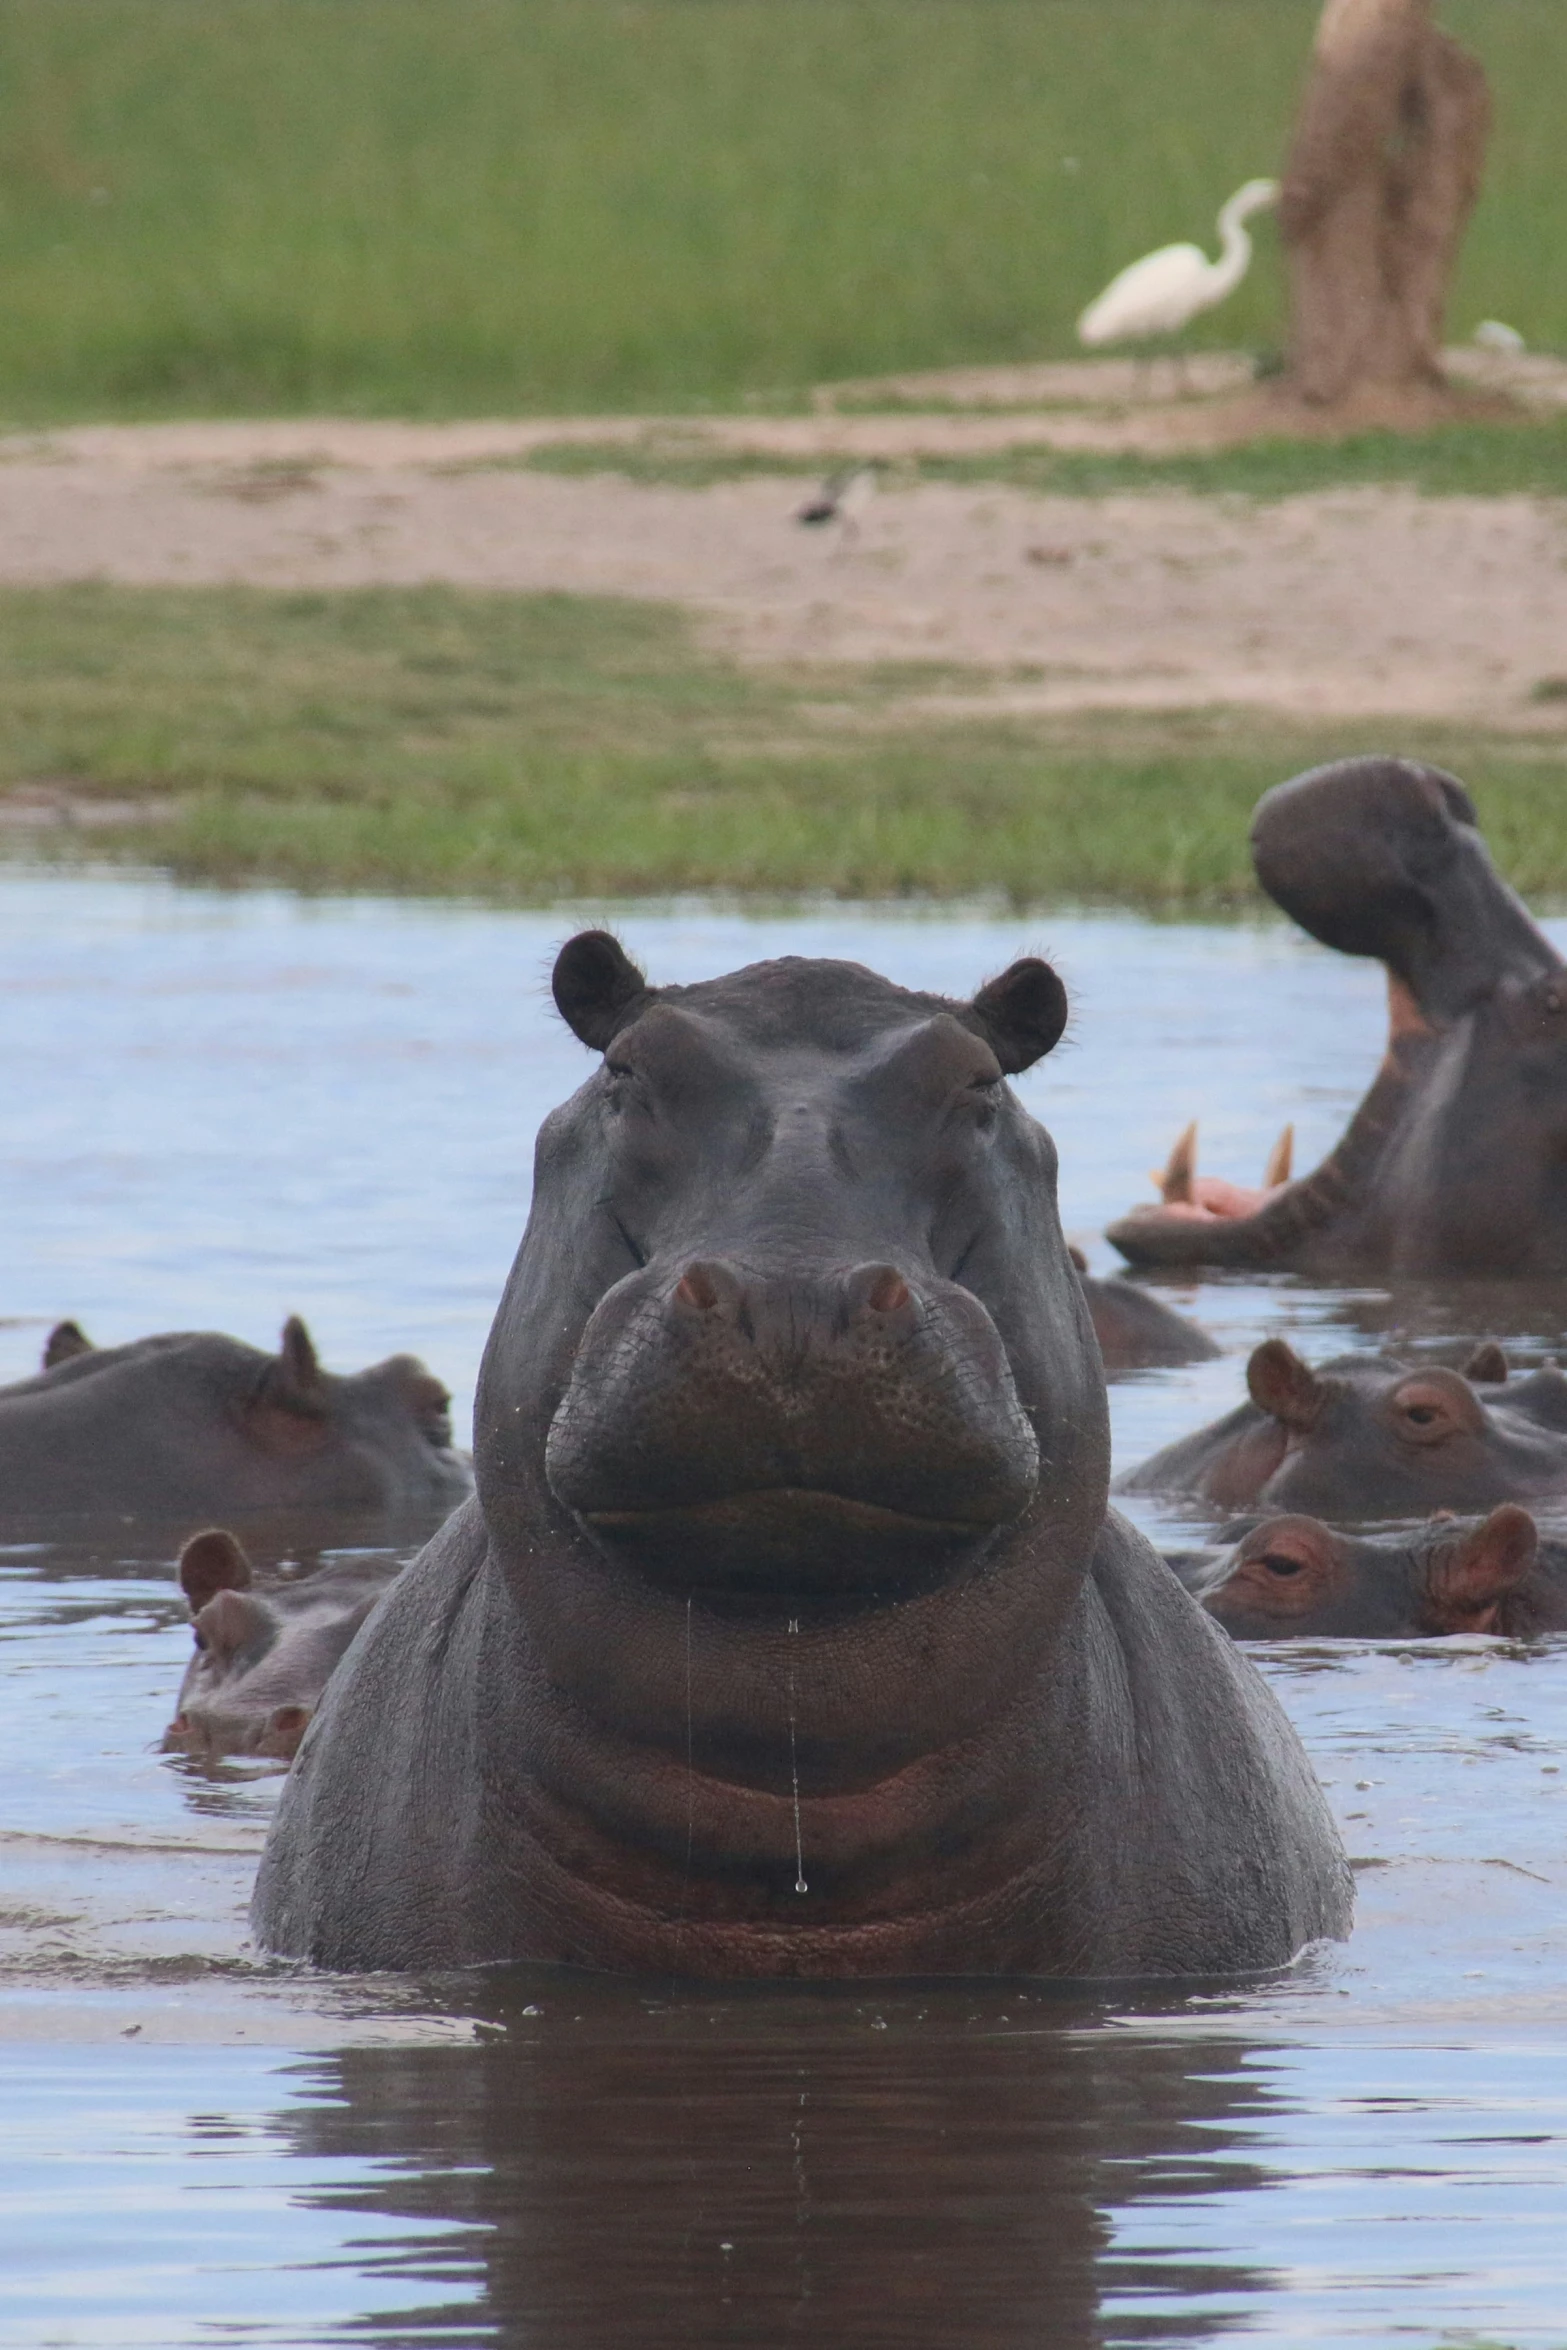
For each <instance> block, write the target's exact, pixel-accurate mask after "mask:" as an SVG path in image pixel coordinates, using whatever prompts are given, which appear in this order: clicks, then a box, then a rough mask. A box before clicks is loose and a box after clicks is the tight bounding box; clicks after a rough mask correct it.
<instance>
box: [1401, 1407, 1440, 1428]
mask: <svg viewBox="0 0 1567 2350" xmlns="http://www.w3.org/2000/svg"><path fill="white" fill-rule="evenodd" d="M1441 1416H1442V1415H1441V1413H1440V1412H1439V1411H1438V1410H1437V1408H1436V1406H1435V1404H1433V1403H1411V1404H1406V1405H1405V1406H1404V1417H1405V1419H1406V1420H1413V1422H1414V1424H1415V1426H1416V1427H1417V1428H1429V1427H1431V1426H1432V1424H1433V1423H1434V1422H1435V1421H1437V1420H1439V1419H1440V1418H1441Z"/></svg>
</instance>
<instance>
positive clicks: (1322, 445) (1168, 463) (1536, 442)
mask: <svg viewBox="0 0 1567 2350" xmlns="http://www.w3.org/2000/svg"><path fill="white" fill-rule="evenodd" d="M511 462H513V461H512V460H496V461H494V464H495V466H496V468H497V469H500V468H501V467H504V466H505V465H507V464H509V463H511ZM514 462H515V463H517V464H519V465H522V466H525V467H527V468H529V469H531V470H533V471H536V472H542V473H564V474H592V473H618V474H621V475H624V476H625V477H626V478H627V479H629V480H633V481H639V482H660V483H666V484H668V485H670V486H672V487H675V488H679V489H702V488H706V487H708V486H710V485H711V484H712V483H714V482H720V481H735V480H740V479H743V478H744V477H745V476H747V475H752V474H783V475H803V476H809V477H812V478H817V477H819V476H820V474H821V472H822V470H823V460H822V459H821V458H819V457H813V458H793V457H778V456H772V455H768V454H755V455H753V454H750V453H748V452H744V451H737V450H730V449H719V448H712V449H704V448H702V447H700V446H697V445H693V443H692V442H691V441H681V440H678V439H674V438H671V437H669V436H667V435H663V434H656V433H650V434H649V435H648V436H647V437H646V438H645V439H643V440H639V441H632V442H615V441H550V442H546V443H545V444H544V446H543V447H541V448H537V449H534V450H531V451H530V452H529V453H528V455H527V456H526V457H525V458H520V459H517V460H515V461H514ZM882 478H883V481H884V483H885V484H886V486H888V487H890V488H897V487H898V486H899V485H900V484H905V483H913V482H917V481H957V482H1002V483H1007V484H1010V485H1011V486H1012V487H1014V488H1017V489H1025V490H1037V491H1039V492H1040V493H1041V494H1049V495H1051V496H1055V497H1070V498H1102V497H1112V496H1119V495H1121V494H1122V493H1124V492H1125V491H1128V490H1150V489H1181V490H1192V491H1197V492H1201V493H1206V494H1210V495H1216V494H1224V495H1230V496H1238V497H1250V498H1288V497H1294V496H1296V495H1298V494H1300V493H1302V492H1306V491H1311V490H1325V489H1354V488H1359V487H1366V488H1369V487H1383V486H1386V485H1389V484H1403V485H1404V486H1406V487H1408V488H1410V489H1414V490H1418V491H1420V492H1421V493H1423V494H1424V495H1425V496H1428V497H1459V496H1469V497H1497V496H1504V495H1508V494H1513V493H1523V494H1527V495H1531V496H1540V497H1567V417H1556V416H1553V417H1550V418H1548V419H1545V420H1543V421H1541V422H1538V423H1535V422H1529V423H1519V424H1488V423H1479V424H1455V425H1444V426H1442V427H1440V428H1438V429H1437V430H1435V431H1432V432H1427V433H1418V434H1409V433H1393V432H1365V433H1355V434H1352V435H1350V436H1349V437H1347V438H1346V439H1344V440H1338V441H1292V440H1278V441H1254V442H1249V443H1246V444H1244V445H1242V446H1240V447H1237V448H1231V449H1215V450H1205V451H1203V452H1201V453H1200V454H1197V455H1192V456H1182V457H1140V456H1134V455H1123V454H1120V453H1116V454H1105V455H1098V454H1094V453H1091V452H1086V453H1085V452H1083V451H1080V450H1075V449H1074V450H1065V449H1039V448H1014V449H999V450H996V451H993V452H989V453H987V454H986V455H984V456H978V457H918V458H900V459H899V460H898V462H897V463H896V464H895V465H890V466H887V467H885V468H884V469H883V475H882Z"/></svg>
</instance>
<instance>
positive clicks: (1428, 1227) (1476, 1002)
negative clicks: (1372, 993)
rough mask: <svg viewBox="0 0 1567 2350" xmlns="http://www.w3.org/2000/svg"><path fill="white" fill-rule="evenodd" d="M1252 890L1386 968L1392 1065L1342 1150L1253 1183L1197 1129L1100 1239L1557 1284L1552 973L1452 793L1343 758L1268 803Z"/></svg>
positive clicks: (1565, 1240)
mask: <svg viewBox="0 0 1567 2350" xmlns="http://www.w3.org/2000/svg"><path fill="white" fill-rule="evenodd" d="M1251 845H1252V857H1253V861H1254V863H1255V866H1256V870H1257V878H1258V880H1259V881H1260V882H1261V884H1262V886H1263V888H1264V889H1265V890H1266V891H1267V892H1268V894H1269V896H1270V897H1272V898H1273V899H1274V900H1275V902H1276V903H1277V904H1278V905H1280V906H1281V907H1282V908H1283V909H1284V911H1285V912H1286V913H1287V914H1290V915H1292V916H1293V917H1294V919H1295V920H1296V921H1297V922H1299V923H1300V924H1301V926H1302V928H1303V929H1305V930H1308V931H1309V932H1310V933H1311V935H1312V936H1313V938H1317V939H1320V940H1321V941H1322V943H1323V944H1324V945H1325V946H1330V947H1334V948H1336V949H1337V950H1338V951H1339V952H1340V953H1341V954H1348V955H1365V956H1369V957H1374V958H1375V959H1376V960H1378V961H1380V962H1381V963H1383V964H1384V965H1385V966H1386V969H1387V976H1388V1013H1389V1035H1388V1047H1387V1055H1386V1058H1385V1060H1384V1061H1383V1064H1382V1067H1381V1070H1380V1071H1379V1073H1378V1075H1377V1077H1376V1080H1375V1082H1374V1084H1373V1085H1372V1087H1371V1090H1370V1092H1369V1093H1368V1094H1367V1095H1366V1097H1365V1100H1364V1101H1363V1102H1362V1104H1361V1106H1360V1108H1359V1110H1358V1111H1357V1112H1356V1114H1355V1117H1354V1119H1353V1121H1352V1122H1351V1124H1350V1126H1349V1127H1348V1129H1347V1130H1346V1132H1345V1134H1344V1135H1343V1137H1342V1139H1341V1140H1340V1141H1339V1142H1338V1143H1337V1144H1336V1145H1335V1147H1334V1148H1333V1150H1332V1151H1330V1152H1329V1154H1328V1156H1327V1158H1325V1159H1324V1160H1323V1161H1322V1163H1321V1165H1320V1166H1319V1167H1317V1168H1315V1169H1314V1170H1313V1171H1312V1172H1311V1173H1309V1174H1307V1175H1303V1176H1301V1177H1300V1178H1298V1179H1297V1180H1294V1181H1292V1180H1291V1179H1290V1165H1289V1155H1290V1154H1289V1146H1288V1141H1287V1138H1281V1148H1280V1150H1279V1151H1278V1152H1277V1153H1276V1154H1275V1157H1274V1159H1273V1160H1272V1161H1271V1162H1270V1164H1269V1167H1268V1168H1267V1170H1266V1172H1265V1174H1264V1178H1263V1185H1262V1188H1261V1189H1260V1190H1251V1191H1249V1190H1246V1189H1245V1188H1244V1187H1242V1186H1239V1185H1237V1184H1234V1183H1228V1182H1225V1181H1222V1180H1220V1179H1216V1178H1213V1177H1209V1176H1203V1175H1201V1174H1199V1172H1198V1170H1197V1163H1196V1136H1195V1130H1194V1129H1191V1128H1189V1129H1188V1130H1187V1133H1186V1134H1184V1135H1183V1136H1182V1137H1181V1140H1180V1142H1179V1143H1178V1144H1177V1146H1176V1149H1175V1151H1174V1153H1173V1154H1172V1156H1171V1159H1170V1162H1169V1165H1168V1166H1167V1167H1166V1169H1165V1171H1164V1174H1163V1176H1162V1177H1161V1178H1159V1179H1158V1180H1159V1183H1160V1189H1161V1194H1162V1197H1161V1199H1160V1202H1159V1204H1158V1205H1157V1206H1153V1207H1139V1208H1134V1209H1133V1210H1132V1211H1131V1212H1130V1213H1129V1214H1128V1215H1126V1216H1123V1217H1122V1218H1121V1219H1120V1221H1119V1222H1118V1223H1116V1224H1113V1225H1112V1226H1111V1227H1110V1233H1109V1237H1110V1239H1111V1240H1112V1241H1113V1242H1114V1243H1115V1245H1116V1247H1117V1248H1118V1249H1120V1251H1121V1252H1122V1254H1123V1255H1124V1256H1126V1257H1128V1258H1130V1260H1131V1261H1132V1262H1133V1263H1134V1264H1138V1265H1178V1264H1212V1265H1245V1266H1259V1267H1268V1266H1276V1267H1280V1268H1293V1269H1297V1270H1303V1271H1310V1272H1316V1273H1321V1274H1327V1275H1340V1274H1344V1273H1346V1272H1357V1271H1358V1272H1379V1273H1406V1274H1419V1273H1437V1274H1477V1275H1478V1274H1499V1275H1516V1274H1528V1273H1536V1274H1538V1273H1550V1274H1563V1273H1567V964H1564V963H1563V960H1562V958H1561V956H1560V955H1558V954H1557V952H1556V950H1555V948H1554V947H1553V946H1552V945H1551V944H1550V942H1549V941H1548V940H1547V939H1546V938H1545V937H1544V936H1543V935H1542V933H1541V932H1540V930H1539V929H1538V928H1537V927H1536V925H1535V924H1534V922H1533V921H1532V920H1531V919H1530V916H1529V914H1528V911H1527V909H1526V908H1525V907H1524V905H1523V904H1522V903H1521V901H1520V900H1519V899H1518V897H1517V896H1515V894H1514V893H1513V891H1512V890H1510V889H1509V888H1508V887H1507V885H1506V883H1505V882H1504V881H1502V880H1501V879H1500V877H1499V876H1498V874H1497V872H1496V870H1495V867H1494V866H1493V865H1492V863H1491V859H1490V856H1489V854H1488V852H1487V850H1486V846H1485V842H1484V840H1483V839H1482V838H1481V835H1480V832H1479V830H1478V826H1477V822H1476V817H1475V811H1474V807H1473V804H1472V803H1471V801H1470V799H1469V795H1468V793H1467V792H1466V791H1465V790H1464V788H1463V786H1462V785H1461V784H1460V783H1459V782H1458V781H1457V780H1456V779H1455V778H1454V777H1453V776H1451V775H1446V774H1444V773H1443V772H1442V771H1441V770H1440V769H1438V768H1434V767H1424V766H1421V765H1419V764H1418V763H1416V762H1415V761H1413V760H1408V759H1386V758H1365V759H1344V760H1340V761H1339V762H1338V763H1337V764H1335V765H1333V766H1330V767H1318V768H1315V769H1313V770H1312V771H1311V772H1310V773H1309V774H1306V775H1299V776H1296V777H1295V778H1294V780H1293V781H1292V782H1289V783H1281V784H1279V785H1277V786H1276V787H1275V788H1274V789H1273V790H1272V791H1270V792H1268V793H1266V794H1265V795H1264V797H1263V799H1262V800H1261V801H1260V803H1259V804H1258V807H1257V811H1256V815H1255V816H1254V818H1253V820H1252V829H1251Z"/></svg>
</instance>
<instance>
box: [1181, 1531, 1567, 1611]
mask: <svg viewBox="0 0 1567 2350" xmlns="http://www.w3.org/2000/svg"><path fill="white" fill-rule="evenodd" d="M1188 1588H1189V1589H1190V1590H1192V1591H1193V1593H1194V1595H1195V1597H1196V1598H1198V1599H1199V1600H1200V1601H1201V1603H1202V1605H1203V1606H1204V1607H1205V1608H1206V1609H1207V1610H1208V1613H1209V1614H1210V1615H1211V1616H1214V1617H1216V1618H1217V1620H1218V1621H1219V1622H1220V1623H1221V1624H1222V1625H1223V1626H1224V1629H1225V1630H1226V1631H1227V1632H1228V1633H1229V1634H1230V1636H1231V1638H1232V1639H1235V1640H1287V1639H1302V1638H1308V1637H1309V1638H1315V1639H1342V1640H1396V1639H1429V1638H1431V1637H1433V1636H1435V1635H1439V1634H1444V1633H1455V1632H1490V1633H1497V1634H1501V1635H1503V1636H1505V1637H1507V1638H1510V1639H1515V1640H1522V1639H1530V1638H1532V1637H1533V1636H1534V1635H1536V1634H1538V1633H1541V1632H1561V1631H1567V1541H1564V1540H1563V1539H1562V1538H1561V1537H1560V1536H1559V1535H1544V1536H1542V1534H1541V1532H1540V1530H1539V1528H1538V1527H1537V1526H1536V1524H1535V1522H1534V1519H1533V1518H1532V1517H1531V1516H1530V1515H1529V1513H1528V1511H1527V1510H1522V1509H1519V1508H1518V1507H1517V1505H1516V1504H1515V1503H1513V1502H1503V1503H1502V1504H1501V1506H1500V1507H1499V1508H1497V1509H1494V1510H1492V1512H1491V1514H1490V1516H1489V1517H1487V1518H1468V1519H1464V1518H1453V1517H1448V1516H1446V1515H1443V1516H1439V1517H1436V1518H1432V1519H1431V1520H1429V1522H1428V1523H1427V1524H1426V1525H1424V1526H1420V1527H1417V1528H1415V1529H1414V1531H1413V1532H1409V1531H1400V1532H1397V1533H1388V1534H1378V1535H1352V1534H1343V1533H1340V1532H1339V1531H1338V1530H1337V1529H1336V1528H1334V1527H1332V1526H1326V1525H1324V1524H1323V1522H1322V1520H1321V1519H1320V1518H1310V1517H1284V1518H1268V1519H1266V1520H1265V1521H1264V1523H1263V1524H1262V1525H1260V1526H1255V1527H1253V1529H1252V1531H1251V1532H1250V1533H1249V1534H1248V1535H1246V1537H1245V1538H1244V1540H1243V1541H1240V1542H1238V1543H1236V1544H1235V1545H1234V1547H1233V1548H1231V1549H1229V1550H1226V1551H1225V1552H1223V1553H1222V1554H1221V1555H1220V1556H1219V1557H1218V1558H1217V1559H1216V1560H1214V1561H1213V1562H1212V1563H1211V1565H1210V1566H1209V1567H1208V1569H1207V1571H1206V1573H1205V1574H1203V1575H1202V1576H1201V1577H1200V1579H1198V1580H1196V1581H1194V1582H1192V1583H1190V1584H1189V1585H1188Z"/></svg>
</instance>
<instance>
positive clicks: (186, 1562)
mask: <svg viewBox="0 0 1567 2350" xmlns="http://www.w3.org/2000/svg"><path fill="white" fill-rule="evenodd" d="M249 1585H250V1561H249V1559H248V1558H247V1557H246V1556H245V1553H244V1551H243V1550H242V1549H241V1548H240V1546H239V1544H238V1543H237V1542H236V1541H235V1539H234V1537H233V1535H232V1534H229V1533H227V1532H225V1530H224V1529H223V1527H221V1526H209V1527H208V1528H207V1530H206V1532H205V1533H204V1534H193V1535H192V1536H191V1538H190V1540H189V1541H188V1542H187V1543H186V1545H185V1547H184V1549H183V1550H182V1551H181V1552H180V1589H181V1590H182V1591H183V1592H184V1594H185V1597H186V1598H187V1599H188V1600H189V1601H190V1612H191V1614H192V1615H193V1616H199V1615H200V1613H201V1611H202V1609H203V1608H204V1607H205V1606H206V1604H207V1602H208V1600H209V1599H214V1598H216V1596H217V1594H218V1593H219V1592H220V1591H244V1590H247V1589H248V1588H249Z"/></svg>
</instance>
